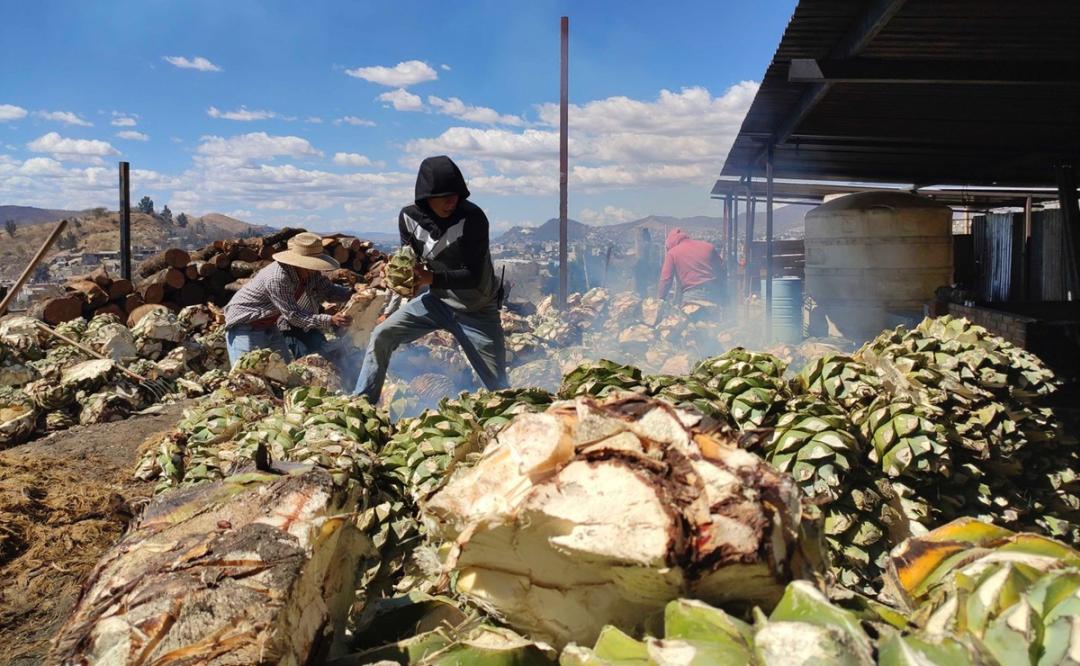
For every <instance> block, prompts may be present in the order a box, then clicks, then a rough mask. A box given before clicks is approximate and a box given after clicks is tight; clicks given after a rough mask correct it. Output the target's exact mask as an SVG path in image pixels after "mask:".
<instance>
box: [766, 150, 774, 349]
mask: <svg viewBox="0 0 1080 666" xmlns="http://www.w3.org/2000/svg"><path fill="white" fill-rule="evenodd" d="M772 236H773V145H772V144H771V143H770V144H769V149H768V152H767V154H766V156H765V342H766V344H772V278H773V261H772V259H773V256H772V253H773V237H772Z"/></svg>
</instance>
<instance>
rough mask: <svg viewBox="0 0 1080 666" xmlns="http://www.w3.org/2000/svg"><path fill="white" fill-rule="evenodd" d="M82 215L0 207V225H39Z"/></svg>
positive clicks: (75, 212) (47, 210)
mask: <svg viewBox="0 0 1080 666" xmlns="http://www.w3.org/2000/svg"><path fill="white" fill-rule="evenodd" d="M81 214H83V213H82V211H77V210H49V209H46V208H34V207H33V206H0V223H2V222H7V221H8V220H14V221H15V224H41V223H42V222H55V221H56V220H60V219H63V218H65V217H72V216H75V215H81Z"/></svg>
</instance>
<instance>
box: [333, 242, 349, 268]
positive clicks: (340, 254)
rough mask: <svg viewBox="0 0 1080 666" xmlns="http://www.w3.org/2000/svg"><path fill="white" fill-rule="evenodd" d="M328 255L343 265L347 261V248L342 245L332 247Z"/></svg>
mask: <svg viewBox="0 0 1080 666" xmlns="http://www.w3.org/2000/svg"><path fill="white" fill-rule="evenodd" d="M330 256H332V257H333V258H334V260H335V261H337V262H338V263H339V264H342V265H344V264H345V263H346V262H348V261H349V248H347V247H345V246H344V245H338V246H337V247H335V248H334V251H333V253H332V254H331V255H330Z"/></svg>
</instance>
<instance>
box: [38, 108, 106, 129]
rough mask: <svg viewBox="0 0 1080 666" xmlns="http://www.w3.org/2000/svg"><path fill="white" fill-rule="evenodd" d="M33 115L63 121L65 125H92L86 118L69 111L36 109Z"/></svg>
mask: <svg viewBox="0 0 1080 666" xmlns="http://www.w3.org/2000/svg"><path fill="white" fill-rule="evenodd" d="M34 115H36V116H38V117H39V118H44V119H45V120H51V121H53V122H58V123H64V124H65V125H78V126H79V127H93V126H94V124H93V123H91V122H89V121H88V120H84V119H83V118H80V117H79V116H78V115H77V114H74V113H72V112H71V111H37V112H35V113H34Z"/></svg>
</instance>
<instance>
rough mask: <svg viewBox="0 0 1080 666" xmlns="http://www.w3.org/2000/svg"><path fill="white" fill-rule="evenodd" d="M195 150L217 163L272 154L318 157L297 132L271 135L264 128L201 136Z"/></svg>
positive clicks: (245, 161) (235, 162)
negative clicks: (226, 134)
mask: <svg viewBox="0 0 1080 666" xmlns="http://www.w3.org/2000/svg"><path fill="white" fill-rule="evenodd" d="M195 152H196V153H197V154H198V155H200V156H201V157H202V159H204V160H205V161H207V162H208V163H213V164H218V165H236V166H239V165H243V164H248V163H250V162H254V161H258V160H268V159H274V158H276V157H294V158H304V157H319V156H321V155H322V153H321V152H319V151H318V150H316V149H315V147H314V146H312V145H311V143H310V142H308V140H307V139H302V138H300V137H298V136H272V135H269V134H267V133H266V132H252V133H250V134H240V135H237V136H233V137H229V138H228V139H226V138H224V137H220V136H204V137H202V140H201V142H200V143H199V146H198V147H197V148H196V149H195Z"/></svg>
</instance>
